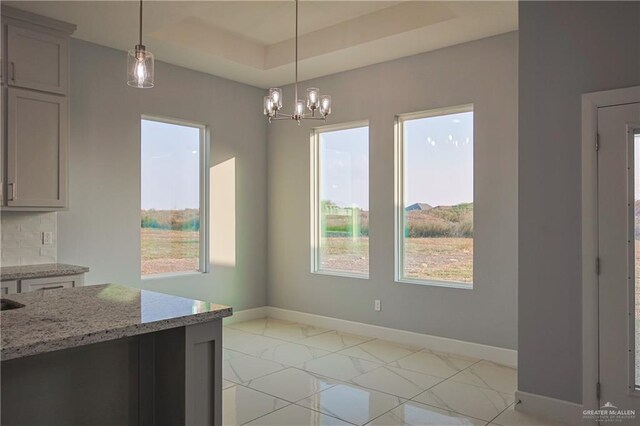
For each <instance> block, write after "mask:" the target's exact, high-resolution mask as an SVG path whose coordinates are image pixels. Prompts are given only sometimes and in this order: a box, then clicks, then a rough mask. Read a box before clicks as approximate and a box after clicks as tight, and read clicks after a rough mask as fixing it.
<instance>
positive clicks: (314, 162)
mask: <svg viewBox="0 0 640 426" xmlns="http://www.w3.org/2000/svg"><path fill="white" fill-rule="evenodd" d="M360 127H369V121H368V120H361V121H352V122H349V123H341V124H331V125H327V126H319V127H314V128H313V129H311V138H310V143H309V145H310V148H311V155H310V156H309V157H310V159H311V164H310V167H309V169H310V172H311V175H310V183H311V191H310V194H311V197H310V198H311V208H310V211H311V218H310V223H311V226H310V228H311V244H309V247H310V248H311V250H310V254H311V273H312V274H318V275H330V276H337V277H346V278H359V279H369V274H368V273H367V274H359V273H357V272H352V271H340V270H335V269H322V268H321V267H320V250H319V248H320V179H319V173H320V135H321V134H322V133H327V132H335V131H338V130H348V129H357V128H360ZM369 135H370V133H369ZM370 139H371V136H369V141H367V143H369V142H370ZM369 252H371V248H370V247H369ZM369 266H370V265H369Z"/></svg>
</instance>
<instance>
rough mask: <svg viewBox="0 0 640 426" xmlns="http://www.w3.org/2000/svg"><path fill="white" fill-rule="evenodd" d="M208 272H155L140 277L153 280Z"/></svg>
mask: <svg viewBox="0 0 640 426" xmlns="http://www.w3.org/2000/svg"><path fill="white" fill-rule="evenodd" d="M206 273H207V272H202V271H189V272H167V273H164V274H153V275H143V276H141V277H140V279H141V280H143V281H147V280H150V281H153V280H161V279H166V278H182V277H191V276H194V275H204V274H206Z"/></svg>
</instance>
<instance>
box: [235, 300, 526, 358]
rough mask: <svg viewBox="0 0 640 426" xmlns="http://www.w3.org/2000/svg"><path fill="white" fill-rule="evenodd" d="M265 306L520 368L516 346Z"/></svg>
mask: <svg viewBox="0 0 640 426" xmlns="http://www.w3.org/2000/svg"><path fill="white" fill-rule="evenodd" d="M265 308H266V311H267V312H266V315H263V316H269V317H272V318H277V319H282V320H287V321H294V322H300V323H303V324H309V325H314V326H317V327H323V328H330V329H333V330H339V331H342V332H345V333H353V334H360V335H363V336H368V337H375V338H378V339H384V340H388V341H391V342H396V343H402V344H406V345H413V346H420V347H423V348H427V349H432V350H434V351H439V352H447V353H451V354H458V355H465V356H469V357H473V358H481V359H485V360H487V361H492V362H495V363H498V364H503V365H508V366H512V367H516V366H517V363H518V360H517V359H518V355H517V354H518V353H517V351H515V350H512V349H504V348H498V347H495V346H488V345H482V344H479V343H472V342H464V341H462V340H455V339H448V338H446V337H438V336H431V335H428V334H420V333H414V332H412V331H406V330H398V329H395V328H388V327H381V326H377V325H371V324H364V323H361V322H355V321H348V320H343V319H337V318H331V317H325V316H322V315H315V314H308V313H306V312H298V311H291V310H289V309H282V308H276V307H273V306H268V307H265ZM258 309H260V308H258ZM242 312H244V311H242ZM234 315H235V314H234Z"/></svg>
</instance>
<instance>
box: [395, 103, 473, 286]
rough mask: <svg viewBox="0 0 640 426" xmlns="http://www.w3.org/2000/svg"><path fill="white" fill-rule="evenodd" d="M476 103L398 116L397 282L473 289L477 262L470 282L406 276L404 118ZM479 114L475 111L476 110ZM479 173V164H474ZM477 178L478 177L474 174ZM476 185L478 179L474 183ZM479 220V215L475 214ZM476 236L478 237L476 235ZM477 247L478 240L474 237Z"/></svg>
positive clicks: (462, 109) (455, 111) (438, 113)
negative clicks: (476, 165)
mask: <svg viewBox="0 0 640 426" xmlns="http://www.w3.org/2000/svg"><path fill="white" fill-rule="evenodd" d="M473 111H474V109H473V104H464V105H458V106H453V107H444V108H437V109H431V110H428V111H420V112H412V113H407V114H399V115H397V116H396V120H395V125H394V127H395V129H394V133H395V141H394V145H395V146H394V152H395V158H394V161H395V182H394V188H395V191H394V192H395V197H394V198H395V200H394V202H395V209H394V210H395V215H394V228H395V231H394V234H395V235H394V237H395V238H394V240H395V249H394V269H395V271H394V272H395V274H394V275H395V282H397V283H402V284H418V285H428V286H435V287H447V288H455V289H463V290H473V288H474V287H475V284H474V281H475V270H476V268H475V265H474V267H473V274H474V279H473V280H472V282H470V283H464V282H460V281H445V280H428V279H419V278H406V277H405V276H404V257H405V253H404V126H403V124H404V122H405V121H410V120H416V119H421V118H429V117H439V116H443V115H449V114H458V113H463V112H473ZM474 117H475V114H474ZM474 133H475V124H474ZM475 152H476V151H475V137H474V147H473V156H474V158H475ZM474 174H475V167H474ZM474 182H475V178H474ZM474 185H475V183H474ZM474 193H475V189H474ZM474 203H475V194H474ZM474 222H475V218H474ZM474 238H475V237H474ZM474 247H475V241H474Z"/></svg>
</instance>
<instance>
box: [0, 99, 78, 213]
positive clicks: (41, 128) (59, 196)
mask: <svg viewBox="0 0 640 426" xmlns="http://www.w3.org/2000/svg"><path fill="white" fill-rule="evenodd" d="M67 114H68V107H67V99H66V98H65V97H62V96H56V95H49V94H46V93H38V92H32V91H29V90H21V89H14V88H9V96H8V111H7V118H8V120H7V196H6V198H7V205H8V206H15V207H52V208H61V207H65V205H66V199H67V149H68V148H67V147H68V126H69V123H68V117H67Z"/></svg>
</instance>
